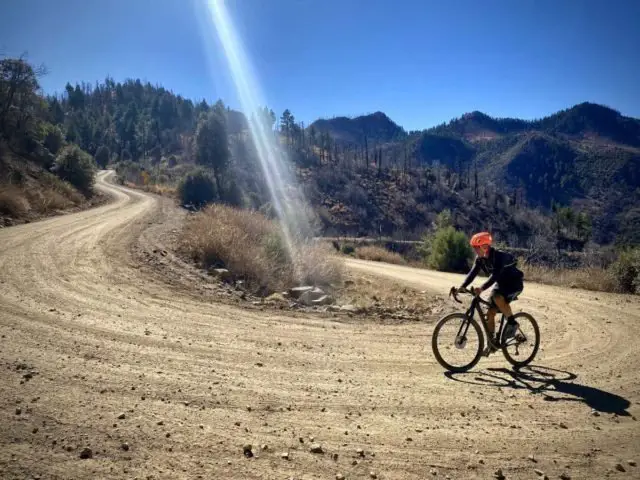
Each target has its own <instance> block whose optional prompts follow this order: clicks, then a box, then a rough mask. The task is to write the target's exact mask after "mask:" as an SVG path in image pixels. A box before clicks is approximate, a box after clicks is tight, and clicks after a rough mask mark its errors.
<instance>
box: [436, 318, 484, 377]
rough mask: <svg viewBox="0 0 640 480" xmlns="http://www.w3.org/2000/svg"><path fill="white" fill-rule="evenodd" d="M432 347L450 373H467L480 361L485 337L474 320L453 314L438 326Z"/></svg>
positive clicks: (439, 360) (439, 361)
mask: <svg viewBox="0 0 640 480" xmlns="http://www.w3.org/2000/svg"><path fill="white" fill-rule="evenodd" d="M431 347H432V348H433V354H434V356H435V357H436V360H437V361H438V363H439V364H440V365H442V367H444V368H446V369H447V370H449V371H450V372H466V371H467V370H470V369H471V368H473V367H474V366H475V365H476V364H477V363H478V362H479V361H480V357H481V356H482V351H483V350H484V336H483V335H482V331H481V330H480V326H479V325H478V322H476V321H475V320H474V319H470V318H468V317H467V316H466V315H465V314H463V313H452V314H451V315H447V316H446V317H444V318H442V319H441V320H440V321H439V322H438V323H437V324H436V326H435V328H434V330H433V336H432V338H431Z"/></svg>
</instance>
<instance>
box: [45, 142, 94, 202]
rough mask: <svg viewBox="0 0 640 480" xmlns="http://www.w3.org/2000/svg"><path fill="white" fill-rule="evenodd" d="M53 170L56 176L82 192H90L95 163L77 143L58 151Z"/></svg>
mask: <svg viewBox="0 0 640 480" xmlns="http://www.w3.org/2000/svg"><path fill="white" fill-rule="evenodd" d="M53 170H54V172H55V173H56V175H58V177H60V178H61V179H62V180H66V181H67V182H69V183H70V184H71V185H73V186H74V187H76V188H77V189H78V190H80V191H81V192H82V193H83V194H85V195H88V194H90V193H91V191H92V188H93V182H94V180H95V173H96V165H95V163H94V161H93V158H91V155H89V154H88V153H87V152H85V151H84V150H82V149H81V148H80V147H78V146H77V145H69V146H66V147H64V148H63V149H62V150H61V151H60V154H59V155H58V156H57V157H56V162H55V165H54V167H53Z"/></svg>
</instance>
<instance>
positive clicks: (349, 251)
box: [341, 243, 356, 255]
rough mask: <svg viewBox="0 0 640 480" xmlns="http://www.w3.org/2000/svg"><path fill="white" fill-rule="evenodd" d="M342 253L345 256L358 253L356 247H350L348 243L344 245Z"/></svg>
mask: <svg viewBox="0 0 640 480" xmlns="http://www.w3.org/2000/svg"><path fill="white" fill-rule="evenodd" d="M341 250H342V253H344V254H345V255H353V254H354V252H355V251H356V247H354V246H353V245H349V244H348V243H345V244H344V245H342V249H341Z"/></svg>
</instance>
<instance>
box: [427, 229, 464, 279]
mask: <svg viewBox="0 0 640 480" xmlns="http://www.w3.org/2000/svg"><path fill="white" fill-rule="evenodd" d="M471 256H472V251H471V247H470V246H469V242H468V240H467V237H466V236H465V234H464V233H462V232H459V231H457V230H456V229H455V228H453V227H451V226H448V227H444V228H440V229H438V231H437V232H436V233H435V235H434V236H433V239H432V241H431V245H430V249H429V256H428V257H427V263H428V264H429V266H430V267H431V268H435V269H436V270H440V271H445V272H460V273H463V272H466V271H467V270H468V268H469V259H470V258H471Z"/></svg>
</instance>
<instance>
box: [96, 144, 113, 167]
mask: <svg viewBox="0 0 640 480" xmlns="http://www.w3.org/2000/svg"><path fill="white" fill-rule="evenodd" d="M110 157H111V153H110V152H109V147H106V146H104V145H101V146H100V147H98V151H97V152H96V156H95V159H96V163H97V164H98V166H99V167H100V168H102V169H105V168H107V165H109V158H110Z"/></svg>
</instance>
